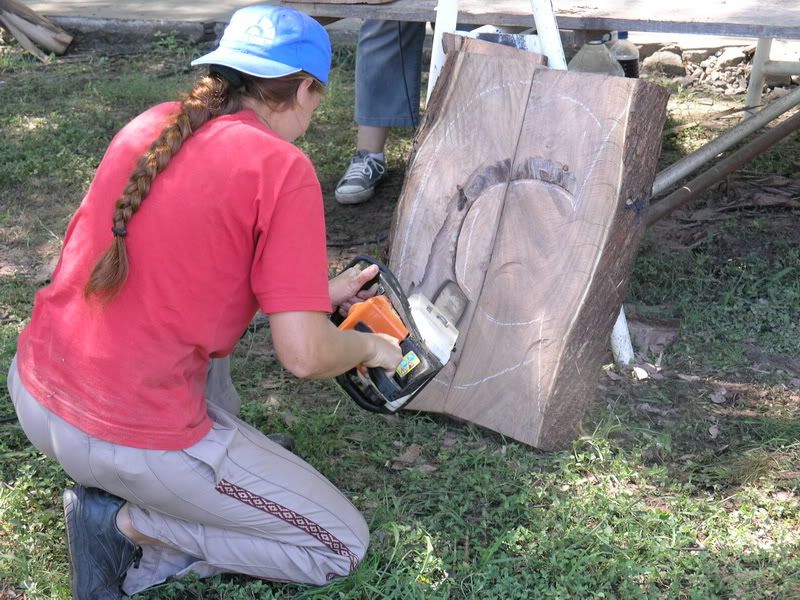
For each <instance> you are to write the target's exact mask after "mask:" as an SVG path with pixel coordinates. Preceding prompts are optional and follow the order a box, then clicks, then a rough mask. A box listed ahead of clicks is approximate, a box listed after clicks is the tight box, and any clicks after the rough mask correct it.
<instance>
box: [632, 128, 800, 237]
mask: <svg viewBox="0 0 800 600" xmlns="http://www.w3.org/2000/svg"><path fill="white" fill-rule="evenodd" d="M798 128H800V112H797V113H795V114H794V115H792V116H791V117H789V118H788V119H786V120H785V121H784V122H783V123H781V124H780V125H776V126H775V127H772V128H771V129H769V130H767V131H766V132H764V133H762V134H761V135H759V136H758V137H757V138H754V139H753V140H751V141H750V142H748V143H747V144H746V145H744V146H742V147H741V148H739V149H738V150H737V151H736V152H734V153H733V154H731V155H730V156H729V157H727V158H726V159H725V160H722V161H720V162H719V163H717V164H716V165H714V166H713V167H711V168H710V169H709V170H708V171H705V172H704V173H702V174H701V175H698V176H697V177H695V178H694V179H692V180H691V181H689V182H688V183H686V185H684V186H682V187H680V188H678V189H677V190H675V191H674V192H672V193H671V194H670V195H669V196H666V197H664V198H662V199H661V200H659V201H658V202H655V203H654V204H652V205H651V206H650V208H649V209H648V211H647V212H646V213H645V225H646V226H647V227H650V225H652V224H653V223H655V222H656V221H658V220H659V219H661V218H663V217H666V216H667V215H668V214H670V213H671V212H672V211H674V210H675V209H676V208H679V207H681V206H683V205H684V204H686V203H687V202H689V201H690V200H693V199H694V198H697V196H699V195H700V194H702V193H703V192H704V191H705V190H706V189H708V187H709V186H711V185H713V184H715V183H716V182H717V181H719V180H720V179H722V178H723V177H725V176H726V175H729V174H730V173H732V172H733V171H735V170H736V169H738V168H739V167H741V166H742V165H743V164H745V163H746V162H747V161H749V160H751V159H752V158H753V157H755V156H757V155H759V154H761V153H762V152H764V151H765V150H768V149H769V148H771V147H772V146H773V145H774V144H775V143H777V142H778V141H780V140H782V139H783V138H785V137H786V136H787V135H789V134H790V133H792V132H793V131H795V130H796V129H798Z"/></svg>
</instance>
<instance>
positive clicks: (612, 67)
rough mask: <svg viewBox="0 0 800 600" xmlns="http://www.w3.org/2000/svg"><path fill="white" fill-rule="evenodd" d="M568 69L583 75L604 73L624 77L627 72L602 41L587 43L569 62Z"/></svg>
mask: <svg viewBox="0 0 800 600" xmlns="http://www.w3.org/2000/svg"><path fill="white" fill-rule="evenodd" d="M567 69H569V70H570V71H581V72H583V73H604V74H606V75H618V76H619V77H624V76H625V72H624V71H623V70H622V67H621V66H620V64H619V63H618V62H617V61H616V59H615V58H614V57H613V56H611V53H610V52H609V51H608V48H606V47H605V45H604V44H603V42H602V41H601V40H592V41H590V42H586V43H585V44H584V45H583V47H582V48H581V49H580V50H578V53H577V54H576V55H575V56H573V57H572V60H571V61H569V64H568V65H567Z"/></svg>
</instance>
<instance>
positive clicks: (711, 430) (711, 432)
mask: <svg viewBox="0 0 800 600" xmlns="http://www.w3.org/2000/svg"><path fill="white" fill-rule="evenodd" d="M708 435H710V436H711V439H712V440H715V439H717V437H719V427H717V426H716V425H712V426H711V427H709V428H708Z"/></svg>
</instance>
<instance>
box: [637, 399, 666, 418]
mask: <svg viewBox="0 0 800 600" xmlns="http://www.w3.org/2000/svg"><path fill="white" fill-rule="evenodd" d="M636 408H637V409H638V410H640V411H642V412H646V413H651V414H654V415H661V416H666V415H668V414H669V413H670V412H671V411H670V410H669V409H665V408H659V407H658V406H653V405H652V404H650V403H649V402H640V403H639V404H637V405H636Z"/></svg>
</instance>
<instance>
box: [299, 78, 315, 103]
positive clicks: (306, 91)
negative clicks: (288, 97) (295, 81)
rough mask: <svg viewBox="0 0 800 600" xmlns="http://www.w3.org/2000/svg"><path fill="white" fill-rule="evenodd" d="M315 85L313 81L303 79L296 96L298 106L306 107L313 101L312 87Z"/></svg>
mask: <svg viewBox="0 0 800 600" xmlns="http://www.w3.org/2000/svg"><path fill="white" fill-rule="evenodd" d="M313 85H314V80H313V79H310V78H309V79H303V81H301V82H300V85H298V86H297V93H296V94H295V96H296V98H297V102H298V104H300V105H301V106H305V105H306V104H307V103H308V101H309V100H310V99H311V94H312V86H313Z"/></svg>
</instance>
